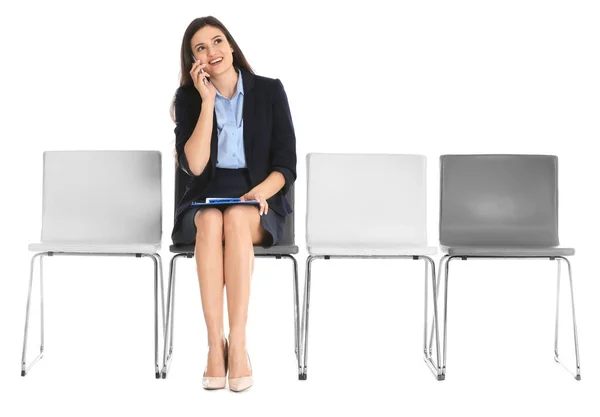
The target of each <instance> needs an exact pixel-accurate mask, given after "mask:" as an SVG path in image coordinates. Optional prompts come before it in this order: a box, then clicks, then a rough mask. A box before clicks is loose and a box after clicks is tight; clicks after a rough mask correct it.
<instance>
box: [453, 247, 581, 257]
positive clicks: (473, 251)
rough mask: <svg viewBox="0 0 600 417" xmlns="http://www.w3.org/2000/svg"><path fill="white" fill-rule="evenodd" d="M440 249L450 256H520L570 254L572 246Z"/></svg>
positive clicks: (573, 251) (573, 253) (572, 253)
mask: <svg viewBox="0 0 600 417" xmlns="http://www.w3.org/2000/svg"><path fill="white" fill-rule="evenodd" d="M442 251H443V252H445V253H447V254H448V255H451V256H490V257H496V256H498V257H502V256H506V257H521V256H541V257H546V256H572V255H575V249H573V248H557V247H547V248H539V247H503V246H453V247H448V246H442Z"/></svg>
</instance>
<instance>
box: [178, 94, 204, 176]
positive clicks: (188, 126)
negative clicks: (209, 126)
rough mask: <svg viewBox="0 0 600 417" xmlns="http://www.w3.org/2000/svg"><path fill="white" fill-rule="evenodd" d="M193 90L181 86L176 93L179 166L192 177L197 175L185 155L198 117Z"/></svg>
mask: <svg viewBox="0 0 600 417" xmlns="http://www.w3.org/2000/svg"><path fill="white" fill-rule="evenodd" d="M191 93H193V91H189V89H187V88H185V87H179V88H178V89H177V92H176V94H175V130H174V132H175V151H176V152H177V162H179V167H180V168H181V169H182V170H183V172H185V173H186V174H187V175H189V176H190V177H197V175H194V174H193V173H192V170H191V169H190V166H189V163H188V160H187V158H186V156H185V144H186V142H187V141H188V139H189V138H190V136H192V133H193V132H194V129H195V127H196V123H197V122H198V117H199V116H200V114H199V111H198V109H197V103H194V101H195V100H193V97H192V96H191Z"/></svg>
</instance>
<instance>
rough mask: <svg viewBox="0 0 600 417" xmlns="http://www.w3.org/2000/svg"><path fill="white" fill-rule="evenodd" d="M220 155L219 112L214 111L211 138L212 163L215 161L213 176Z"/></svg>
mask: <svg viewBox="0 0 600 417" xmlns="http://www.w3.org/2000/svg"><path fill="white" fill-rule="evenodd" d="M218 153H219V135H218V134H217V112H216V111H213V129H212V135H211V138H210V159H211V160H212V161H214V162H213V164H212V173H213V174H214V171H215V169H216V167H217V156H218Z"/></svg>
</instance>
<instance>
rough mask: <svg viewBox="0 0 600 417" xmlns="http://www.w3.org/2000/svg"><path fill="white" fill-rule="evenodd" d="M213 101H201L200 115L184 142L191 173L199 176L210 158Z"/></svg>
mask: <svg viewBox="0 0 600 417" xmlns="http://www.w3.org/2000/svg"><path fill="white" fill-rule="evenodd" d="M214 108H215V105H214V103H211V102H208V101H204V102H202V109H201V110H200V117H198V122H197V123H196V127H195V128H194V131H193V132H192V135H191V136H190V138H189V139H188V141H187V142H186V143H185V147H184V152H185V157H186V159H187V161H188V165H189V167H190V170H191V171H192V174H194V175H196V176H199V175H200V174H202V172H203V171H204V168H206V165H207V164H208V160H209V159H210V141H211V136H212V130H213V112H214Z"/></svg>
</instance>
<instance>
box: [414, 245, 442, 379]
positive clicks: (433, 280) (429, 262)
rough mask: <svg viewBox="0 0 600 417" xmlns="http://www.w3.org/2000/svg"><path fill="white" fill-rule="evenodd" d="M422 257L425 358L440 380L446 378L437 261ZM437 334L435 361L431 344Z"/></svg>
mask: <svg viewBox="0 0 600 417" xmlns="http://www.w3.org/2000/svg"><path fill="white" fill-rule="evenodd" d="M420 258H422V259H424V260H425V322H424V340H423V354H424V359H425V363H426V364H427V365H428V366H429V368H430V369H431V371H432V372H433V374H434V375H435V377H436V378H437V379H438V381H443V380H444V379H445V377H444V375H443V374H442V368H441V366H440V336H439V323H438V302H437V291H438V286H437V285H436V274H435V262H434V261H433V259H431V258H430V257H428V256H421V257H420ZM429 265H431V289H432V294H433V297H432V298H433V320H432V334H431V340H430V341H429V347H428V343H427V342H428V341H427V330H428V311H427V304H428V298H429V297H428V295H429V294H428V292H429V291H428V285H427V282H428V281H429V276H428V275H429V274H428V272H429V271H428V269H429V268H428V266H429ZM433 330H435V335H434V334H433ZM434 336H435V342H436V362H435V363H434V362H433V357H432V349H431V344H432V343H433V337H434Z"/></svg>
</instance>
